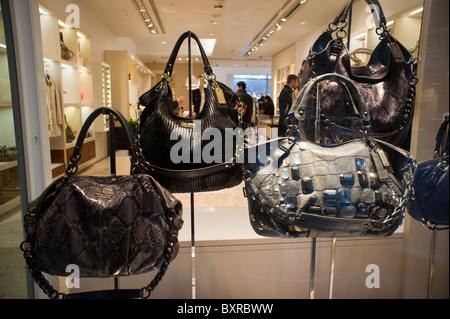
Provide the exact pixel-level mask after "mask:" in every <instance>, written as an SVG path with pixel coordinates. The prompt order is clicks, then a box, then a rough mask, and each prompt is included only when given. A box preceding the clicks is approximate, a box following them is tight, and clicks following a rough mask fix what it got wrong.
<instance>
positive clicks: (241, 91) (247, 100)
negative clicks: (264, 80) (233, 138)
mask: <svg viewBox="0 0 450 319" xmlns="http://www.w3.org/2000/svg"><path fill="white" fill-rule="evenodd" d="M246 89H247V85H246V84H245V82H242V81H241V82H238V83H237V88H236V90H237V92H236V94H237V96H238V97H239V98H240V99H241V102H242V103H243V104H244V107H243V111H242V121H243V122H244V127H249V126H251V123H252V116H253V98H252V96H251V95H250V94H248V93H247V91H246Z"/></svg>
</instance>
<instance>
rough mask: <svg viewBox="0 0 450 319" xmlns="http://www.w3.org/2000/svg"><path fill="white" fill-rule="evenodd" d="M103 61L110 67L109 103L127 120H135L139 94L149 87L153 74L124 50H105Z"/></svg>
mask: <svg viewBox="0 0 450 319" xmlns="http://www.w3.org/2000/svg"><path fill="white" fill-rule="evenodd" d="M104 59H105V63H107V64H108V65H110V67H111V92H112V95H111V103H112V107H114V108H116V109H117V110H119V111H120V112H121V113H122V114H123V116H124V117H125V118H126V119H127V120H128V119H132V120H136V106H137V102H138V99H139V96H140V95H141V94H143V93H145V92H146V91H148V90H149V89H150V88H151V85H152V76H154V74H153V73H152V71H151V70H150V69H148V68H147V67H146V66H145V65H144V64H143V63H142V62H140V61H139V60H138V59H137V58H136V57H134V56H133V55H132V54H130V53H129V52H128V51H124V50H107V51H105V53H104Z"/></svg>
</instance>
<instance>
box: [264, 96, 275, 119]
mask: <svg viewBox="0 0 450 319" xmlns="http://www.w3.org/2000/svg"><path fill="white" fill-rule="evenodd" d="M274 113H275V106H274V104H273V100H272V98H271V97H270V96H268V95H266V96H265V97H264V115H270V117H273V115H274Z"/></svg>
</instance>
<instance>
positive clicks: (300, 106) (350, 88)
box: [293, 73, 370, 129]
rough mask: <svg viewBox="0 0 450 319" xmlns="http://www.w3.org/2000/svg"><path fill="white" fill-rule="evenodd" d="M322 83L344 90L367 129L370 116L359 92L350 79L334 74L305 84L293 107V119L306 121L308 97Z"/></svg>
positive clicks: (319, 77) (316, 78) (324, 75)
mask: <svg viewBox="0 0 450 319" xmlns="http://www.w3.org/2000/svg"><path fill="white" fill-rule="evenodd" d="M324 81H330V82H336V83H338V84H339V85H341V86H343V87H344V88H345V90H346V91H347V93H348V95H349V97H350V100H351V102H352V104H353V107H354V109H356V110H358V113H359V117H360V118H361V120H362V124H363V125H364V126H365V129H367V128H369V126H370V116H369V112H368V111H367V106H366V102H365V101H364V98H363V97H362V95H361V92H360V91H359V90H358V88H357V87H356V86H355V84H354V83H353V82H352V81H351V80H350V79H348V78H346V77H344V76H342V75H339V74H336V73H328V74H323V75H320V76H318V77H315V78H313V79H311V80H310V81H309V82H308V83H306V85H305V86H304V87H303V88H302V90H301V91H300V93H299V96H298V97H297V99H296V100H295V102H294V105H293V112H294V116H295V118H297V119H298V120H299V121H300V123H302V122H303V121H304V120H305V119H306V116H307V114H306V110H307V108H306V105H307V104H308V99H309V96H310V94H312V91H313V89H314V87H315V86H316V85H318V84H320V83H321V82H324ZM317 104H318V107H320V101H317Z"/></svg>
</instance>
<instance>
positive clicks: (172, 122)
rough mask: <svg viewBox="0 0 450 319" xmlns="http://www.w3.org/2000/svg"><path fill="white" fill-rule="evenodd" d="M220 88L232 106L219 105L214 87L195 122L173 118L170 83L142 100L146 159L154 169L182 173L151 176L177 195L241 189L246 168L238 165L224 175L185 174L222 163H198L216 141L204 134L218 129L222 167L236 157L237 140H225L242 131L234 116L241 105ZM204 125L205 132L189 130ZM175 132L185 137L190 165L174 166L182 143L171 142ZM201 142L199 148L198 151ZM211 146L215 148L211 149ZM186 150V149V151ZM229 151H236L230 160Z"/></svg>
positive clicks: (232, 95) (202, 127) (151, 92)
mask: <svg viewBox="0 0 450 319" xmlns="http://www.w3.org/2000/svg"><path fill="white" fill-rule="evenodd" d="M219 85H220V88H221V89H222V91H223V92H224V95H225V98H226V100H227V103H228V105H226V106H225V105H223V106H220V107H219V104H218V103H217V101H216V98H215V93H214V90H213V89H212V88H211V86H210V85H208V87H207V88H206V89H205V104H204V106H203V110H202V112H200V114H198V116H197V118H196V119H195V120H197V121H195V122H194V121H193V119H188V118H181V117H178V116H176V115H174V114H173V112H172V110H171V109H170V105H171V101H172V93H171V90H170V87H169V85H168V83H167V82H165V81H164V82H163V85H162V88H161V90H160V91H159V92H158V91H156V87H157V86H156V87H154V88H153V89H152V90H151V91H150V92H148V93H146V94H145V96H143V97H141V100H142V101H145V103H148V104H146V105H147V106H146V108H145V110H144V112H143V114H142V117H141V121H142V124H141V126H140V130H139V134H140V136H141V140H140V144H141V147H142V151H143V154H144V157H145V159H146V160H147V161H148V162H149V163H150V164H151V165H154V166H158V167H161V168H165V169H171V170H179V171H180V174H179V176H171V177H168V176H165V175H163V174H155V173H154V172H151V171H149V174H151V175H153V176H155V177H156V178H157V179H158V182H160V183H161V185H163V186H164V187H165V188H167V189H168V190H169V191H170V192H173V193H184V192H202V191H214V190H220V189H223V188H227V187H233V186H235V185H238V184H239V183H240V182H241V181H242V165H241V164H239V163H236V164H235V165H234V166H232V167H229V168H225V169H224V170H223V172H221V173H218V174H211V175H206V176H198V177H185V176H183V174H182V172H181V171H182V170H195V169H200V168H205V167H208V166H213V165H217V164H218V163H205V162H204V161H203V158H201V159H200V161H199V162H198V161H197V162H196V161H194V154H195V156H198V158H200V157H201V156H200V155H201V153H200V152H202V151H203V149H204V148H205V146H207V145H208V144H209V143H212V142H211V141H213V139H212V138H211V139H210V140H202V136H204V135H203V134H204V132H205V131H206V130H208V129H211V128H214V129H217V130H218V131H219V132H220V137H221V138H222V139H223V140H222V141H215V143H219V144H218V145H220V148H221V156H220V157H221V163H226V162H230V161H231V160H232V157H233V156H234V155H235V150H236V142H235V141H233V140H230V141H227V140H225V136H226V133H225V130H226V129H230V130H234V129H236V128H238V123H237V116H233V115H232V112H231V111H232V109H233V107H234V103H235V102H237V101H238V99H237V97H236V94H235V93H234V92H233V91H232V90H231V89H229V88H227V87H226V86H225V85H223V84H221V83H219ZM199 123H201V129H196V128H194V127H189V125H190V124H192V125H194V124H195V125H198V124H199ZM172 132H175V133H176V136H182V137H183V140H184V141H186V144H185V143H183V149H182V152H186V153H189V159H190V160H189V163H183V162H180V163H174V162H173V161H172V158H171V150H172V148H173V147H175V148H176V147H177V146H176V145H177V144H178V143H181V142H179V140H178V139H177V140H171V139H170V135H171V134H172ZM198 142H199V148H198V149H197V148H195V145H196V143H198ZM209 146H211V145H209ZM184 147H185V148H184ZM227 149H231V150H232V152H231V153H232V156H231V157H227V156H226V155H227V154H229V153H230V152H229V151H228V152H227Z"/></svg>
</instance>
